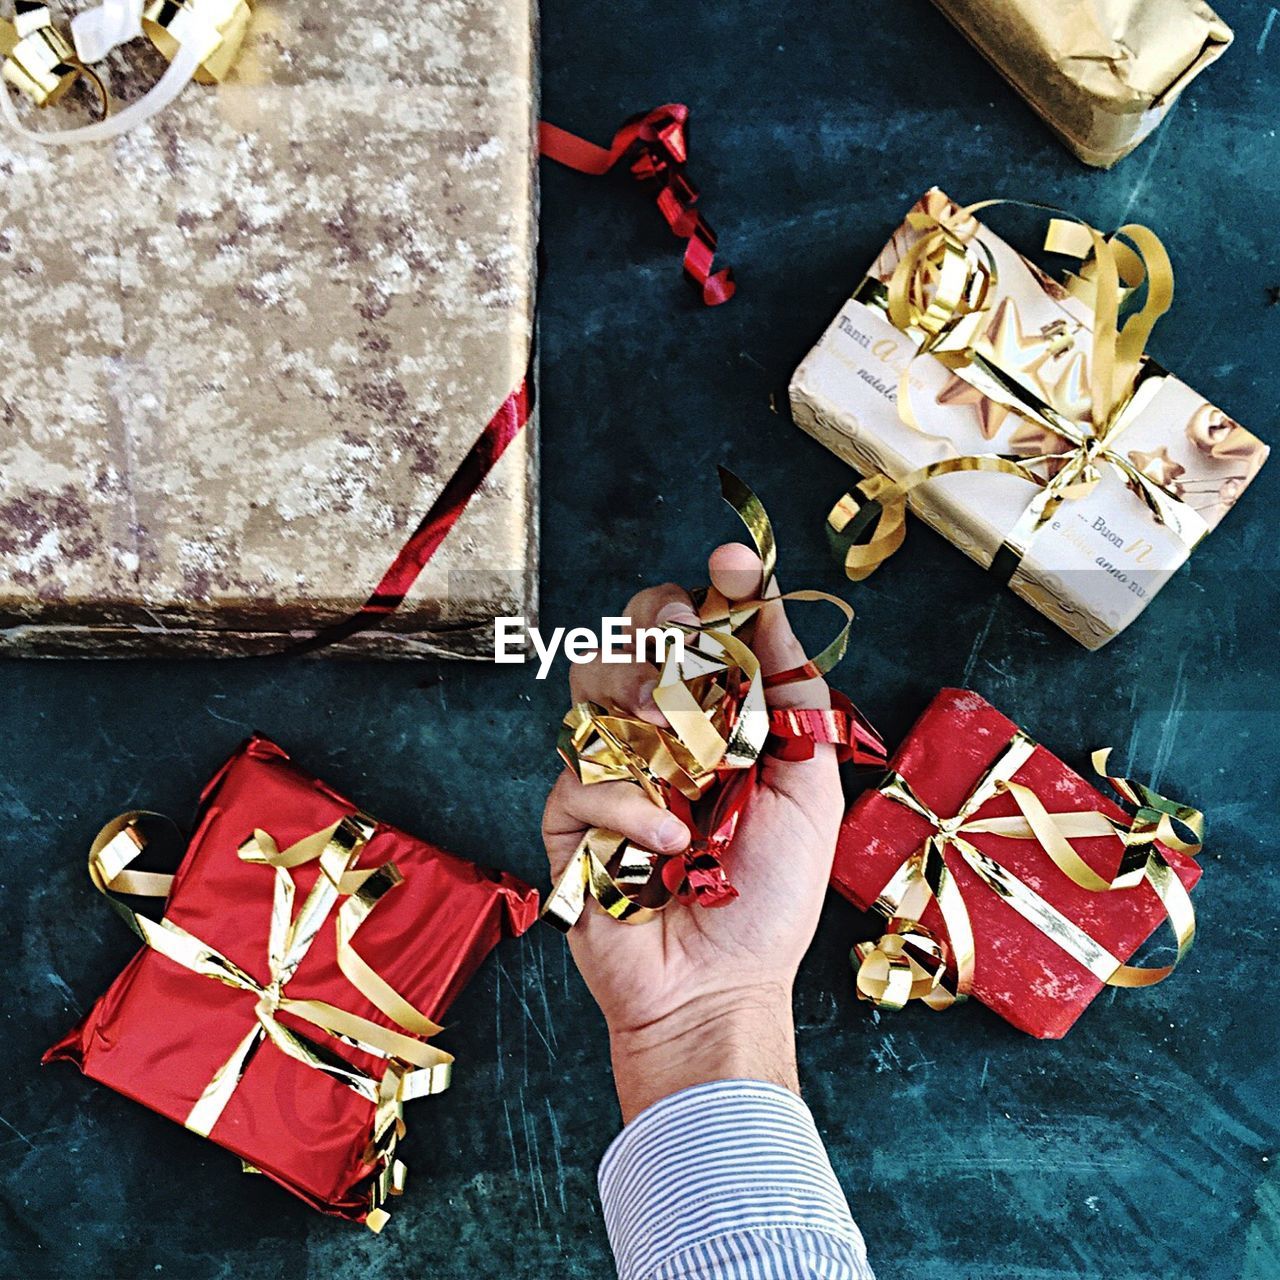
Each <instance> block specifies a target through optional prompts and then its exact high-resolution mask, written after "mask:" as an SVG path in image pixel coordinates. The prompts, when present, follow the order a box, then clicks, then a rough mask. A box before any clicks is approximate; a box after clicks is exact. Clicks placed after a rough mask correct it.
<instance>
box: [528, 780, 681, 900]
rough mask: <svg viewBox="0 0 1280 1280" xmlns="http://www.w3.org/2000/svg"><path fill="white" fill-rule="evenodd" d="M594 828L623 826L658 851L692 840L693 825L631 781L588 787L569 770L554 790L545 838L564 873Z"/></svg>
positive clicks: (554, 867) (554, 866) (554, 868)
mask: <svg viewBox="0 0 1280 1280" xmlns="http://www.w3.org/2000/svg"><path fill="white" fill-rule="evenodd" d="M589 827H603V828H604V829H605V830H606V831H617V832H619V833H621V834H622V835H624V836H626V837H627V839H628V840H631V841H633V842H634V843H635V844H638V845H640V846H641V848H644V849H651V850H653V851H654V852H655V853H679V852H680V850H681V849H683V848H684V847H685V846H686V845H687V844H688V843H689V829H688V827H686V826H685V825H684V823H683V822H681V821H680V819H679V818H677V817H676V816H675V814H673V813H668V812H667V810H665V809H662V808H659V807H658V806H657V805H656V804H654V803H653V801H652V800H650V799H649V798H648V797H647V796H646V795H645V794H644V792H643V791H641V790H640V788H639V787H637V786H635V785H634V784H633V783H630V782H595V783H592V784H591V785H590V786H584V785H583V783H581V782H579V781H578V779H577V777H576V776H575V775H574V773H573V771H572V770H570V769H566V770H565V771H564V773H562V774H561V775H560V778H559V780H558V781H557V782H556V785H555V786H554V787H553V788H552V789H551V796H550V799H548V801H547V808H546V811H545V813H544V814H543V818H542V838H543V841H544V842H545V844H546V846H547V857H548V858H549V859H550V860H551V873H552V875H553V876H558V875H559V874H560V872H561V871H563V870H564V868H565V867H566V866H568V864H569V859H570V858H571V857H572V856H573V851H574V850H575V849H576V848H577V846H578V843H579V841H580V840H581V839H582V837H583V835H584V834H585V832H586V831H587V828H589Z"/></svg>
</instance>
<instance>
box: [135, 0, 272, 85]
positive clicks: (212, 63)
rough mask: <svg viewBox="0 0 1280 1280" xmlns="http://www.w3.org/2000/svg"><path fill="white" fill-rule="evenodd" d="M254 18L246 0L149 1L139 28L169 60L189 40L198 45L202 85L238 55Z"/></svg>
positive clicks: (220, 74) (216, 77) (221, 75)
mask: <svg viewBox="0 0 1280 1280" xmlns="http://www.w3.org/2000/svg"><path fill="white" fill-rule="evenodd" d="M252 20H253V8H252V5H251V4H250V2H249V0H151V3H150V4H148V5H147V7H146V8H145V9H144V10H143V13H142V30H143V33H144V34H145V35H146V37H147V38H148V39H149V40H150V41H151V43H152V44H153V45H155V47H156V48H157V49H158V50H159V51H160V52H161V53H162V54H163V55H164V56H165V57H166V58H168V59H169V61H171V62H172V61H173V57H174V54H176V53H177V51H178V49H179V48H180V47H182V46H183V45H185V44H187V43H188V42H190V41H196V42H197V44H198V45H199V57H200V69H199V70H198V71H197V72H196V74H195V78H196V79H197V80H198V81H199V82H200V83H201V84H216V83H218V82H219V81H220V80H225V79H226V77H227V73H228V72H229V71H230V70H231V68H232V67H233V66H234V65H235V61H236V59H237V58H238V57H239V56H240V48H241V46H242V45H243V44H244V38H245V36H246V35H247V34H248V31H249V26H250V23H251V22H252Z"/></svg>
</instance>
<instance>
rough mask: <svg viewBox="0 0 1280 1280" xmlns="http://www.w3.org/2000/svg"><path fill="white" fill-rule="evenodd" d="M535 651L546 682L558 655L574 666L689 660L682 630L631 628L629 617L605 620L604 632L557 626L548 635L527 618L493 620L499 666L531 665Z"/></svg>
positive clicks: (541, 673)
mask: <svg viewBox="0 0 1280 1280" xmlns="http://www.w3.org/2000/svg"><path fill="white" fill-rule="evenodd" d="M530 647H532V649H533V651H534V653H536V654H537V656H538V674H537V677H536V678H537V679H539V680H545V679H546V678H547V673H548V672H549V671H550V670H551V664H552V663H553V662H554V661H555V659H556V654H557V653H559V652H560V651H561V649H563V651H564V656H565V657H566V658H568V659H569V661H570V662H574V663H579V664H581V663H586V662H595V661H597V660H599V661H600V662H607V663H617V664H623V663H640V662H654V663H657V664H658V665H661V664H662V663H664V662H665V661H666V660H667V658H668V657H674V658H675V660H676V661H677V662H682V661H683V660H684V632H683V631H681V630H680V629H679V628H678V627H636V628H632V625H631V619H630V618H601V619H600V630H599V631H598V632H597V631H592V630H591V628H590V627H571V628H569V629H568V630H566V629H565V628H564V627H556V629H555V630H554V631H552V633H551V635H550V636H549V637H544V636H543V634H542V632H541V631H540V630H539V629H538V628H537V627H535V626H530V625H529V621H528V619H527V618H494V620H493V660H494V662H504V663H510V662H527V661H529V649H530Z"/></svg>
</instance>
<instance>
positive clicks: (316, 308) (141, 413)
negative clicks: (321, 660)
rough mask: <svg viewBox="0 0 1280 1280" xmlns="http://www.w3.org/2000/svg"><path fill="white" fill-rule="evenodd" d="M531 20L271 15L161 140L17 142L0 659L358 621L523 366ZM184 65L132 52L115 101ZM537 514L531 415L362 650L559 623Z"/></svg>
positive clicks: (365, 11) (280, 643) (506, 4)
mask: <svg viewBox="0 0 1280 1280" xmlns="http://www.w3.org/2000/svg"><path fill="white" fill-rule="evenodd" d="M535 18H536V14H535V10H534V8H533V6H532V4H531V3H530V0H442V2H436V3H432V4H429V5H424V6H420V7H416V8H411V9H406V8H405V7H404V6H403V5H401V4H398V3H392V2H391V0H365V2H363V3H359V4H349V3H342V2H341V0H313V2H311V3H305V4H303V3H285V2H284V0H260V2H259V3H258V4H257V5H256V6H255V10H254V17H253V23H252V27H251V30H250V32H249V35H248V37H247V40H246V42H245V46H244V49H243V51H242V53H241V55H240V59H239V61H238V63H237V64H236V67H235V69H234V70H233V71H232V73H231V75H230V77H229V78H228V79H227V81H226V82H225V83H223V84H221V85H218V86H216V87H206V86H201V85H192V86H189V87H188V88H187V90H185V91H184V92H183V94H182V96H181V97H180V98H179V100H178V101H177V103H176V104H174V105H173V106H172V107H170V108H169V109H168V110H166V111H164V112H163V113H162V114H161V115H160V116H159V117H158V118H157V119H156V120H155V121H154V122H153V123H151V124H150V125H148V126H145V127H143V128H141V129H138V130H135V131H134V132H132V133H129V134H127V135H125V136H123V137H122V138H120V139H118V140H116V141H114V142H110V143H106V144H99V145H92V146H80V147H73V148H67V149H60V148H54V149H49V150H44V149H42V148H40V147H39V146H37V145H35V144H30V143H27V142H25V141H22V140H20V139H17V138H14V137H12V136H11V135H9V134H7V133H6V132H4V131H3V130H0V175H2V177H0V181H2V182H3V188H4V199H5V226H4V229H3V236H2V237H0V282H2V283H0V300H2V301H3V306H4V312H5V316H6V343H5V359H4V361H3V362H2V363H0V653H8V654H71V655H84V656H91V655H126V656H128V655H141V654H184V653H185V654H199V655H232V654H241V653H257V652H271V651H275V650H277V649H280V648H282V647H285V646H286V645H287V644H288V643H289V642H290V639H291V638H293V637H302V636H305V635H307V634H309V633H310V632H312V631H313V630H314V629H316V628H317V627H321V626H323V625H324V624H326V623H332V622H336V621H338V620H340V619H342V618H344V617H347V616H349V615H350V614H352V613H353V612H355V611H356V610H357V609H358V608H359V607H360V606H361V605H362V604H363V603H364V601H365V600H366V599H367V598H368V596H369V594H370V593H371V592H372V591H373V589H374V588H375V587H376V586H377V585H378V583H379V581H380V580H381V578H382V576H383V574H384V572H385V571H386V570H387V568H388V566H389V565H390V564H391V562H392V560H393V559H394V557H395V556H396V554H397V552H399V551H400V549H401V547H402V546H403V545H404V543H405V541H406V539H407V538H408V536H409V535H410V534H411V533H412V531H413V530H414V528H415V526H416V525H417V524H418V522H419V520H420V519H421V518H422V516H423V515H424V514H425V513H426V512H427V511H428V509H429V508H430V507H431V504H432V502H433V501H434V500H435V499H436V497H437V496H438V495H439V494H440V492H441V490H442V489H443V488H444V485H445V483H446V481H447V480H448V479H449V477H450V476H451V475H452V474H453V472H454V470H455V469H456V468H457V466H458V463H459V462H460V461H461V459H462V458H463V457H464V456H465V455H466V454H467V451H468V450H469V449H470V447H471V445H472V443H473V442H474V441H475V440H476V438H477V437H478V436H479V435H480V433H481V432H482V431H483V430H484V428H485V425H486V424H487V423H488V421H489V419H490V418H491V417H492V416H493V414H494V413H495V411H496V410H497V409H498V407H499V406H500V405H501V404H502V403H503V401H504V400H505V399H506V398H507V397H508V396H509V395H510V394H511V393H512V392H513V391H514V390H515V389H516V388H517V387H518V386H519V384H520V382H521V380H522V378H523V377H524V376H525V372H526V368H527V364H528V360H529V349H530V336H531V332H532V325H533V307H534V253H535V238H536V185H535V183H536V150H535V141H534V139H535V133H534V126H535V120H536V114H537V113H536V88H537V85H536V47H535ZM163 65H164V64H163V62H162V61H160V59H159V57H158V55H156V54H155V52H154V51H153V50H152V49H151V48H150V47H149V46H148V45H147V44H146V42H145V41H135V42H133V43H131V44H129V45H127V46H125V47H124V48H123V49H121V50H119V51H117V53H116V54H114V55H113V56H112V59H111V61H110V63H109V64H108V69H109V73H110V78H111V80H112V87H113V89H114V91H115V94H116V96H117V97H119V98H120V99H122V100H131V99H134V98H137V97H138V96H140V95H141V93H142V92H144V91H145V89H146V87H147V86H148V85H149V84H151V83H153V82H154V80H155V78H156V77H157V76H158V75H159V74H160V72H161V70H162V68H163ZM85 115H86V113H85V111H84V102H83V101H82V100H80V95H79V94H72V95H69V96H68V98H67V99H65V100H64V103H63V104H62V105H60V106H59V107H58V108H56V109H53V110H50V111H46V112H43V113H39V114H35V113H31V112H28V113H27V117H26V118H27V120H28V122H29V123H30V124H31V125H32V126H33V127H41V128H51V127H57V126H62V127H66V126H67V125H68V124H72V123H80V122H83V119H84V118H85ZM537 522H538V503H537V471H536V451H535V434H534V429H533V424H532V423H531V424H530V426H529V427H527V428H526V429H525V431H524V432H522V433H521V436H520V437H519V438H518V439H517V440H516V441H515V442H514V443H513V444H512V445H511V446H510V448H509V449H508V450H507V453H506V454H505V456H504V457H503V458H502V460H501V462H500V463H499V464H498V466H497V467H496V468H495V470H494V471H493V472H492V473H491V475H490V476H489V478H488V480H487V481H486V483H485V484H484V486H483V488H482V489H481V491H480V492H479V493H478V494H477V496H476V498H475V499H474V500H473V501H472V502H471V504H470V506H469V507H468V508H467V510H466V511H465V513H464V514H463V516H462V518H461V520H460V521H459V523H458V525H457V527H456V528H454V529H453V531H452V532H451V533H450V535H449V536H448V538H447V539H446V540H445V542H444V543H443V545H442V547H441V548H440V550H439V552H438V553H437V555H436V556H435V558H434V560H433V561H432V562H431V564H430V565H429V566H428V568H427V571H426V572H425V573H424V574H423V575H422V577H421V578H420V579H419V580H418V582H417V584H416V586H415V587H414V589H413V591H412V592H411V593H410V595H409V597H408V599H407V601H406V603H405V605H404V606H403V608H402V609H401V610H400V611H399V613H397V614H396V615H395V616H394V617H392V618H391V619H390V620H389V621H388V622H387V623H386V624H385V625H384V627H383V628H382V629H381V630H377V631H373V632H369V633H365V634H364V635H360V636H356V637H355V638H354V639H353V640H352V641H350V642H348V643H347V644H345V645H343V646H341V647H340V650H339V651H350V652H356V653H365V654H375V655H387V656H395V655H403V654H441V655H446V656H456V657H471V656H481V655H483V654H485V653H486V652H488V651H489V650H490V648H491V646H492V631H493V624H492V619H493V616H494V615H495V614H524V615H533V614H534V613H535V606H536V601H535V593H536V565H537ZM333 651H334V650H329V652H333Z"/></svg>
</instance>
